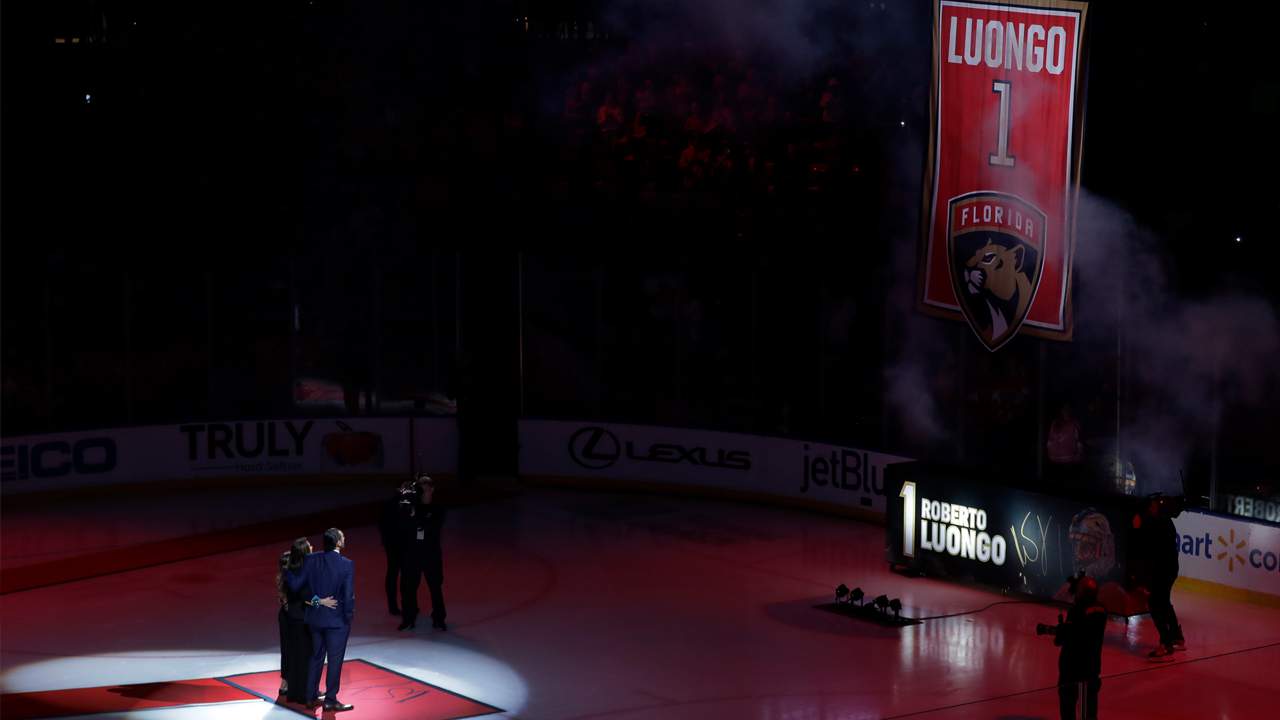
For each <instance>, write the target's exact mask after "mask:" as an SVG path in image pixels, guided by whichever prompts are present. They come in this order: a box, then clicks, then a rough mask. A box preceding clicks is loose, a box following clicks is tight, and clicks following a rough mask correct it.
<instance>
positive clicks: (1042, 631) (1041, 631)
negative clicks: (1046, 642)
mask: <svg viewBox="0 0 1280 720" xmlns="http://www.w3.org/2000/svg"><path fill="white" fill-rule="evenodd" d="M1064 622H1065V621H1064V620H1063V618H1062V613H1058V624H1057V625H1049V624H1047V623H1036V635H1052V636H1054V637H1057V636H1058V630H1060V629H1061V628H1062V625H1063V623H1064Z"/></svg>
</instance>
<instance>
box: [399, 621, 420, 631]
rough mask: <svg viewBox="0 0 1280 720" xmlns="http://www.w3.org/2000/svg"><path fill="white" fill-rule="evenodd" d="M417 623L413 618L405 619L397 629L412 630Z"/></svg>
mask: <svg viewBox="0 0 1280 720" xmlns="http://www.w3.org/2000/svg"><path fill="white" fill-rule="evenodd" d="M416 625H417V623H415V622H414V621H412V620H405V621H404V622H402V623H400V627H398V628H396V629H397V630H412V629H413V628H414V627H415V626H416Z"/></svg>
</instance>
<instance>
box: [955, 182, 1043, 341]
mask: <svg viewBox="0 0 1280 720" xmlns="http://www.w3.org/2000/svg"><path fill="white" fill-rule="evenodd" d="M1045 231H1046V227H1045V214H1044V213H1043V212H1040V211H1039V210H1038V209H1036V208H1035V207H1034V206H1032V205H1031V204H1030V203H1028V202H1026V201H1025V200H1023V199H1022V198H1019V197H1017V196H1014V195H1008V194H1005V193H997V192H976V193H969V194H967V195H961V196H960V197H956V198H952V200H951V202H950V203H949V212H948V225H947V250H948V254H949V256H950V258H951V262H950V266H951V283H952V286H953V287H954V288H955V291H956V298H957V299H958V300H959V302H960V310H961V311H962V312H963V313H964V316H965V319H967V320H968V321H969V326H970V327H971V328H973V331H974V333H976V334H977V335H978V338H979V339H980V340H982V343H983V344H984V345H986V346H987V349H988V350H996V349H998V348H999V347H1000V346H1001V345H1004V344H1005V343H1007V342H1009V341H1010V340H1012V339H1013V336H1014V335H1016V334H1017V332H1018V328H1020V327H1022V321H1023V320H1025V319H1026V317H1027V310H1029V309H1030V308H1031V301H1032V300H1033V299H1034V298H1035V295H1036V288H1038V287H1039V286H1040V273H1041V270H1042V269H1043V267H1044V234H1045Z"/></svg>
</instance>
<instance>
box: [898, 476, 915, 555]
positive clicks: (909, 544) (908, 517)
mask: <svg viewBox="0 0 1280 720" xmlns="http://www.w3.org/2000/svg"><path fill="white" fill-rule="evenodd" d="M898 497H900V498H903V501H902V554H903V555H905V556H907V557H909V558H913V557H915V556H916V484H915V483H914V482H912V481H910V480H908V481H907V482H904V483H902V490H901V491H900V492H899V493H898Z"/></svg>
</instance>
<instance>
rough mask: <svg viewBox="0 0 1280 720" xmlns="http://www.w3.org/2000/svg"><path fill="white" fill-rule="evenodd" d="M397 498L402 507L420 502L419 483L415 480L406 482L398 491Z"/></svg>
mask: <svg viewBox="0 0 1280 720" xmlns="http://www.w3.org/2000/svg"><path fill="white" fill-rule="evenodd" d="M396 496H397V497H398V498H399V499H400V504H401V505H412V504H414V503H415V502H417V501H418V483H417V482H416V481H414V480H405V481H404V482H402V483H400V487H399V488H397V489H396Z"/></svg>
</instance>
